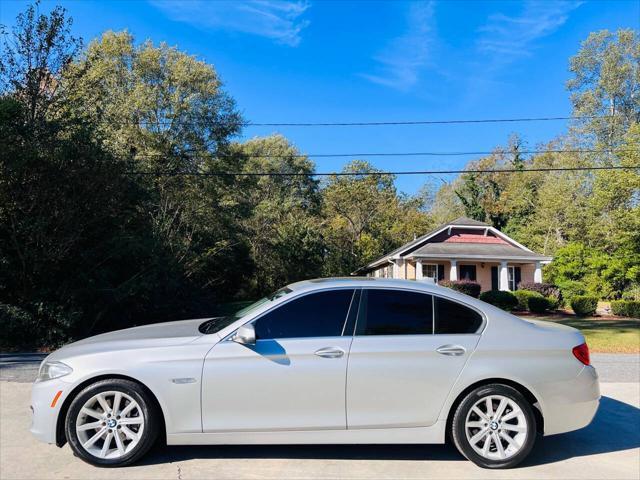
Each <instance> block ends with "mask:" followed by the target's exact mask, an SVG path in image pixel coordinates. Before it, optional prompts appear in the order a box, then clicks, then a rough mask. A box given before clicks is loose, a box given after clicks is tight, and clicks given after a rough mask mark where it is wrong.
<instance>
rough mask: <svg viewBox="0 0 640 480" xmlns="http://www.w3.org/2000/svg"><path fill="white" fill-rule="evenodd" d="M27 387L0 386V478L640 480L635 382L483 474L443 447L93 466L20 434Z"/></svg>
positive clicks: (233, 454) (218, 455)
mask: <svg viewBox="0 0 640 480" xmlns="http://www.w3.org/2000/svg"><path fill="white" fill-rule="evenodd" d="M29 390H30V385H29V384H27V383H17V382H6V381H4V382H0V478H1V479H3V480H4V479H60V478H64V479H89V478H91V479H92V480H98V479H117V480H121V479H123V478H126V479H127V480H129V479H131V480H134V479H165V478H166V479H178V480H187V479H205V478H207V479H233V480H240V479H256V478H260V479H277V480H288V479H346V480H352V479H353V480H355V479H359V480H364V479H434V478H447V479H457V478H460V479H487V478H489V479H494V478H495V479H531V478H536V479H551V478H554V479H563V480H568V479H580V480H587V479H598V480H600V479H608V480H613V479H634V480H637V479H638V478H640V384H638V383H603V384H602V394H603V398H602V402H601V406H600V409H599V411H598V414H597V415H596V418H595V419H594V421H593V422H592V424H591V425H590V426H589V427H587V428H585V429H582V430H580V431H577V432H572V433H568V434H564V435H556V436H553V437H546V438H543V439H541V440H539V441H538V443H537V444H536V447H535V449H534V451H533V452H532V454H531V456H530V457H529V458H528V459H527V461H526V463H524V464H523V465H522V466H521V467H520V468H517V469H514V470H503V471H488V470H483V469H480V468H478V467H476V466H475V465H473V464H472V463H470V462H468V461H466V460H464V459H463V458H462V457H461V456H460V455H459V454H458V453H457V452H456V450H455V449H454V448H453V447H451V446H448V445H347V446H334V445H327V446H224V447H220V446H209V447H164V448H160V449H157V450H155V451H153V452H152V453H151V454H150V455H149V456H148V457H147V458H145V459H144V461H143V463H141V464H139V465H136V466H133V467H127V468H123V469H98V468H95V467H91V466H90V465H88V464H86V463H83V462H82V461H80V460H79V459H77V458H75V457H74V456H73V454H72V453H71V450H70V449H69V447H68V446H65V447H64V448H62V449H60V448H57V447H55V446H53V445H46V444H42V443H39V442H38V441H36V440H35V439H34V438H33V437H32V436H31V435H30V434H29V432H28V428H29V422H30V418H29V409H28V405H29Z"/></svg>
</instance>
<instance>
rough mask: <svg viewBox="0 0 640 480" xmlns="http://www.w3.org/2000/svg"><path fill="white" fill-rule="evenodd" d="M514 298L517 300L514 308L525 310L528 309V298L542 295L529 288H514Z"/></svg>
mask: <svg viewBox="0 0 640 480" xmlns="http://www.w3.org/2000/svg"><path fill="white" fill-rule="evenodd" d="M513 294H514V295H515V297H516V299H517V300H518V305H517V306H516V310H521V311H523V312H524V311H527V310H529V299H530V298H532V297H542V295H541V294H539V293H538V292H532V291H531V290H516V291H515V292H513ZM543 298H544V297H543Z"/></svg>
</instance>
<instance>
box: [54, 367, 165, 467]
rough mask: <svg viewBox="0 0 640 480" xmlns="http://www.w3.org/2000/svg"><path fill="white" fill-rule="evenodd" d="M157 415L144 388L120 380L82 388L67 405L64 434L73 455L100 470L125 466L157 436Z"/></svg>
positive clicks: (142, 453)
mask: <svg viewBox="0 0 640 480" xmlns="http://www.w3.org/2000/svg"><path fill="white" fill-rule="evenodd" d="M157 417H158V412H156V408H155V405H154V403H153V402H152V401H151V399H150V398H149V394H148V393H147V392H146V391H145V389H144V388H143V387H142V386H141V385H139V384H137V383H135V382H132V381H129V380H123V379H108V380H101V381H98V382H96V383H94V384H92V385H89V386H88V387H86V388H85V389H83V390H82V391H81V392H80V393H79V394H78V395H77V396H76V397H75V398H74V399H73V401H72V403H71V405H70V406H69V411H68V412H67V418H66V424H65V429H66V435H67V440H68V441H69V445H70V446H71V449H72V450H73V452H74V453H75V454H76V455H77V456H78V457H80V458H81V459H83V460H84V461H86V462H88V463H90V464H92V465H96V466H100V467H116V466H124V465H129V464H131V463H133V462H135V461H136V460H138V459H139V458H140V457H142V456H143V455H144V454H145V453H147V451H148V450H149V448H151V446H152V445H153V444H154V442H155V441H156V439H157V437H158V418H157Z"/></svg>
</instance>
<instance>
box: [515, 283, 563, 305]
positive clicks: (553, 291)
mask: <svg viewBox="0 0 640 480" xmlns="http://www.w3.org/2000/svg"><path fill="white" fill-rule="evenodd" d="M518 289H519V290H518V291H526V290H528V291H531V292H536V293H539V294H540V295H542V296H543V297H552V298H554V299H555V300H556V301H557V302H558V304H559V305H560V304H562V292H561V291H560V289H559V288H558V287H557V286H556V285H554V284H552V283H545V282H543V283H535V282H521V283H520V284H519V285H518Z"/></svg>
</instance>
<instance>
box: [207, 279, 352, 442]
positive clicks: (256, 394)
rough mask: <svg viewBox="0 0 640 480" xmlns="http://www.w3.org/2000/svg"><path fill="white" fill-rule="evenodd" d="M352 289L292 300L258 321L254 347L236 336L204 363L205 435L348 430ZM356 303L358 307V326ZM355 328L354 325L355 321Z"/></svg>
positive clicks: (267, 313)
mask: <svg viewBox="0 0 640 480" xmlns="http://www.w3.org/2000/svg"><path fill="white" fill-rule="evenodd" d="M354 292H355V291H354V289H335V290H327V291H320V292H313V293H309V294H306V295H301V296H297V297H294V298H292V299H291V300H289V301H288V302H286V303H283V304H281V305H279V306H278V307H275V308H274V309H272V310H269V311H267V312H266V313H265V314H263V315H262V316H260V317H259V318H257V319H256V320H254V321H253V322H252V323H253V325H254V328H255V332H256V342H255V344H254V345H246V344H240V343H237V342H235V341H233V340H231V339H227V340H224V341H221V342H220V343H218V344H217V345H215V346H214V347H213V348H212V349H211V351H210V352H209V354H208V355H207V357H206V359H205V362H204V370H203V376H202V426H203V431H204V432H232V431H273V430H319V429H344V428H346V414H345V382H346V369H347V358H348V352H349V347H350V345H351V341H352V338H353V337H352V336H351V332H348V333H349V335H345V336H343V330H344V328H345V324H346V322H347V319H348V317H350V315H349V310H350V308H351V303H352V301H353V297H354V296H356V297H357V296H359V295H354ZM356 309H357V304H356V305H355V306H353V308H352V314H351V317H352V318H353V320H352V321H355V315H356ZM350 323H351V322H350Z"/></svg>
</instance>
